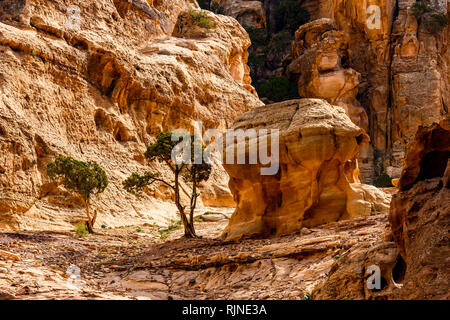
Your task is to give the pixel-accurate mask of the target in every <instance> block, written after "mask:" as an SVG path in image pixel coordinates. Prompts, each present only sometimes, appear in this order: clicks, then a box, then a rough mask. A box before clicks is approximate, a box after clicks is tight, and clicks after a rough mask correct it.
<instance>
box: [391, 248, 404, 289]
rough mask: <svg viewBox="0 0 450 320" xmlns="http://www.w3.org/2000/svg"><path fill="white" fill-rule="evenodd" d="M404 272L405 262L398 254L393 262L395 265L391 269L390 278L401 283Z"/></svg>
mask: <svg viewBox="0 0 450 320" xmlns="http://www.w3.org/2000/svg"><path fill="white" fill-rule="evenodd" d="M405 273H406V262H405V260H403V258H402V256H401V255H398V257H397V261H396V262H395V266H394V268H393V269H392V280H394V282H395V283H402V282H403V280H404V279H405Z"/></svg>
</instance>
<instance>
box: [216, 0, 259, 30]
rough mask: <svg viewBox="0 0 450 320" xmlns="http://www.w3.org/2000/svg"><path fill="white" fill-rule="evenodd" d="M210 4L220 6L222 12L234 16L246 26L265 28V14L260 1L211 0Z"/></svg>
mask: <svg viewBox="0 0 450 320" xmlns="http://www.w3.org/2000/svg"><path fill="white" fill-rule="evenodd" d="M211 4H212V5H213V6H214V5H215V6H216V7H217V8H220V11H223V12H222V14H226V15H227V16H231V17H233V18H235V19H236V20H237V21H239V23H240V24H241V25H242V26H244V27H246V28H248V27H250V28H256V29H260V28H265V27H266V15H265V13H264V9H263V5H262V2H261V1H257V0H212V1H211Z"/></svg>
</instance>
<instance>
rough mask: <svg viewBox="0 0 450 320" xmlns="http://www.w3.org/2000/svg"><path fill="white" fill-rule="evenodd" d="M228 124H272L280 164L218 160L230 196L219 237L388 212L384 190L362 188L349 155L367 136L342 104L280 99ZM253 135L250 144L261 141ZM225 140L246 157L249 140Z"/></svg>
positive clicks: (249, 126) (243, 126)
mask: <svg viewBox="0 0 450 320" xmlns="http://www.w3.org/2000/svg"><path fill="white" fill-rule="evenodd" d="M232 128H233V129H235V130H239V129H244V130H246V129H278V130H279V135H280V136H279V159H276V160H275V161H278V162H277V164H278V165H279V170H278V173H277V174H276V175H261V172H260V170H261V168H262V167H264V166H263V165H261V164H260V163H259V164H247V165H240V164H229V163H228V161H224V165H223V166H224V168H225V170H226V171H227V172H228V174H229V175H230V183H229V185H230V189H231V191H232V193H233V195H234V199H235V201H236V203H237V208H236V211H235V212H234V214H233V216H232V217H231V219H230V223H229V225H228V226H227V228H226V229H225V230H224V232H223V237H224V238H228V239H229V238H237V237H240V236H248V235H264V236H268V235H273V236H275V235H280V234H286V233H290V232H295V231H300V230H301V228H302V227H303V226H306V227H311V226H316V225H320V224H323V223H327V222H332V221H338V220H342V219H349V218H355V217H361V216H369V215H371V214H375V213H379V212H387V210H388V207H389V206H388V203H389V200H386V199H388V196H387V195H384V193H383V192H381V191H378V190H376V188H374V189H375V190H376V193H378V194H379V195H381V197H380V196H377V195H371V196H369V194H373V191H374V190H371V189H369V188H366V187H364V186H362V185H361V184H360V183H359V180H358V177H357V173H358V170H357V164H356V159H355V157H356V156H357V154H358V152H359V150H360V149H361V147H362V146H363V145H365V144H367V142H368V140H369V138H368V136H367V135H366V134H365V133H364V131H363V130H362V129H361V128H359V127H357V126H356V125H355V124H353V123H352V122H351V121H350V119H349V118H348V117H347V115H346V114H345V111H344V109H342V108H341V107H338V106H332V105H330V104H328V103H327V102H326V101H323V100H318V99H302V100H292V101H286V102H283V103H278V104H273V105H267V106H264V107H259V108H255V109H253V110H251V111H249V112H247V113H245V114H243V115H241V116H239V117H238V119H237V120H236V122H235V124H234V125H233V127H232ZM260 139H261V137H252V138H250V141H249V145H257V144H258V143H261V141H260ZM229 148H233V149H234V148H236V149H237V152H241V153H245V156H246V159H249V153H250V151H249V150H250V149H249V148H248V147H246V148H243V147H242V146H241V147H240V148H237V145H236V143H235V144H233V145H231V146H229V145H227V151H229V150H228V149H229ZM244 150H245V151H244ZM269 150H270V147H269ZM247 161H248V160H247ZM234 163H236V162H234ZM247 163H248V162H247ZM376 203H378V204H376Z"/></svg>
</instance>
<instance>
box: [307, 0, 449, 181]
mask: <svg viewBox="0 0 450 320" xmlns="http://www.w3.org/2000/svg"><path fill="white" fill-rule="evenodd" d="M415 2H416V1H415V0H402V1H394V0H392V1H378V0H377V1H370V2H363V1H345V0H320V1H305V5H307V6H308V8H309V9H310V11H311V14H312V15H313V17H314V18H315V19H319V18H329V19H332V20H334V21H335V22H336V25H337V30H339V31H342V32H344V33H345V35H346V36H347V37H348V39H349V42H348V43H349V46H348V53H349V55H348V59H347V64H348V66H349V67H350V68H352V69H354V70H356V72H358V73H359V74H361V78H360V81H359V84H358V86H357V93H358V94H357V96H356V98H357V100H358V101H359V103H360V104H361V105H362V107H363V108H364V110H365V112H366V113H367V116H368V127H369V129H368V134H369V136H370V137H371V147H372V148H373V150H366V151H365V152H364V153H365V159H361V160H364V161H360V162H361V163H360V166H361V169H362V172H366V173H365V174H364V176H363V178H364V180H365V181H370V179H368V178H367V177H370V174H372V175H379V174H381V173H383V172H386V173H388V174H389V175H390V176H392V177H395V178H398V177H399V176H400V172H401V167H402V160H403V158H404V156H405V151H406V149H405V148H406V145H407V143H408V142H410V140H411V138H412V137H413V136H414V133H415V132H416V130H417V128H418V127H419V126H420V125H430V124H431V123H433V122H436V121H437V122H439V120H440V119H442V117H443V115H444V114H446V113H448V110H447V109H448V107H447V106H448V105H449V103H450V102H449V99H450V91H449V90H450V86H449V78H448V76H447V75H448V74H449V66H450V64H449V57H450V55H449V54H448V50H449V48H448V47H449V45H448V41H449V38H450V37H449V29H450V28H446V29H444V30H442V31H441V32H440V33H438V34H432V33H430V32H428V31H427V29H426V27H425V25H424V24H423V23H422V24H419V23H418V21H417V19H416V18H415V17H414V16H413V15H412V13H411V6H412V5H413V4H414V3H415ZM308 3H310V5H308ZM313 3H314V4H313ZM429 4H430V5H431V6H432V7H433V8H434V10H436V12H442V13H448V10H449V9H450V8H449V6H448V2H447V1H429ZM369 5H370V6H373V5H375V6H377V7H378V8H379V10H380V12H379V13H380V15H379V17H380V18H379V20H378V21H379V25H376V24H377V21H376V20H375V19H373V18H372V17H374V18H376V15H377V12H376V11H374V10H375V9H373V10H369ZM324 41H325V42H327V39H324ZM350 83H352V81H350ZM358 110H359V109H358ZM358 114H359V113H358ZM352 120H354V117H352ZM373 161H374V165H375V168H373V165H372V162H373ZM363 162H365V163H363Z"/></svg>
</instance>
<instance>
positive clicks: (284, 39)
mask: <svg viewBox="0 0 450 320" xmlns="http://www.w3.org/2000/svg"><path fill="white" fill-rule="evenodd" d="M292 40H293V39H292V36H291V35H290V34H289V33H288V32H285V31H281V32H278V33H275V34H274V35H273V36H272V38H271V39H270V42H269V47H270V48H271V49H272V48H273V49H278V50H279V48H280V47H281V48H283V47H286V45H288V44H290V43H291V41H292Z"/></svg>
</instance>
